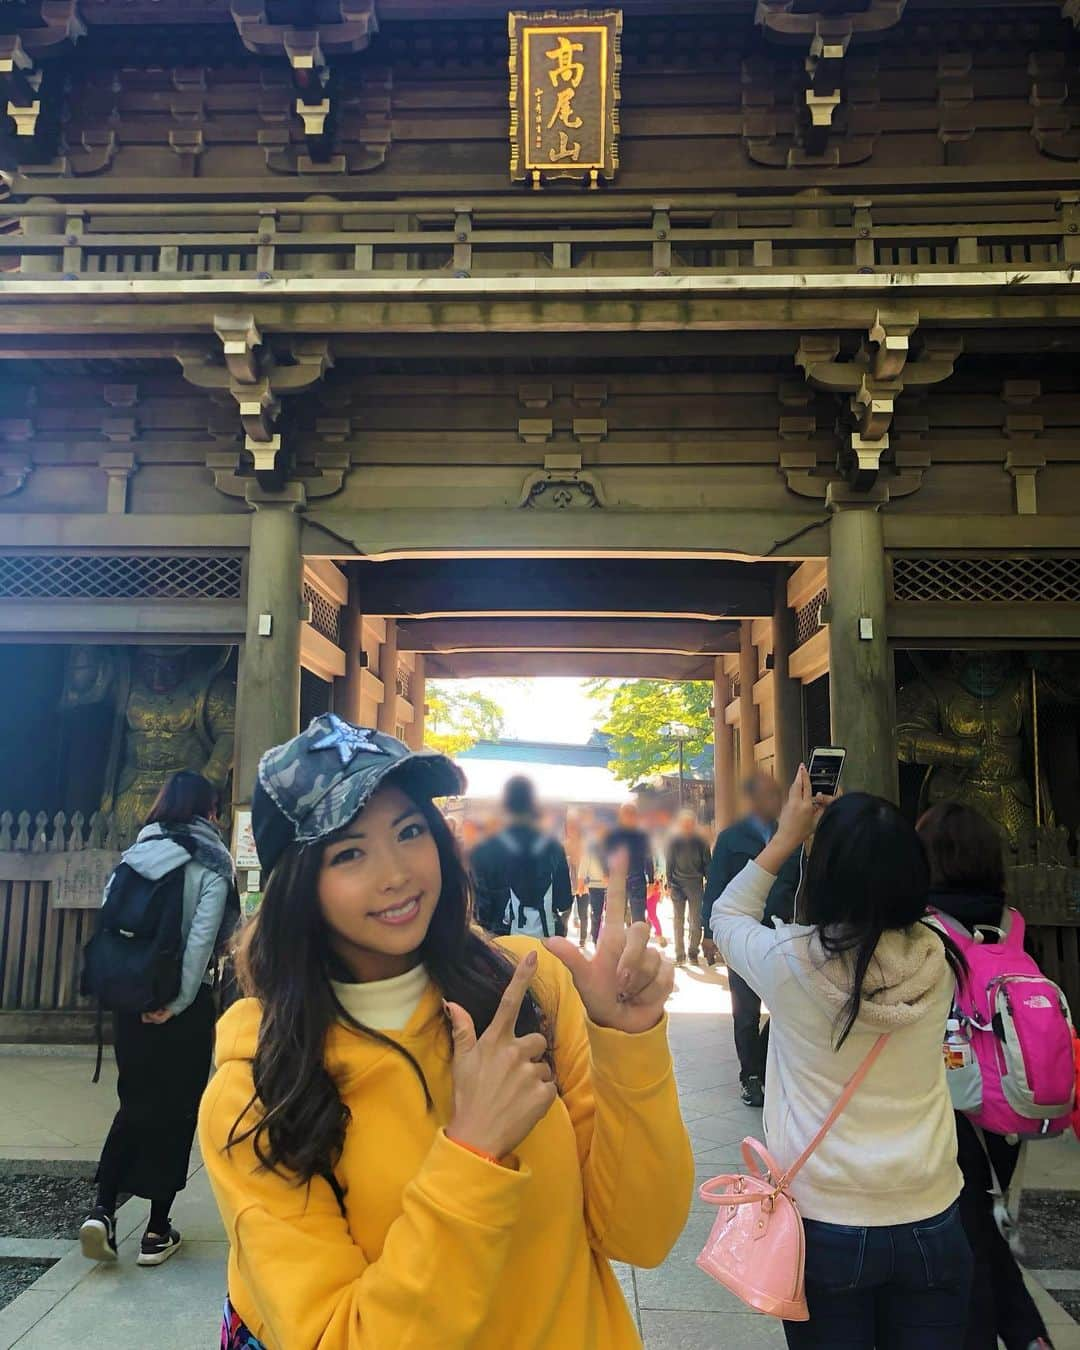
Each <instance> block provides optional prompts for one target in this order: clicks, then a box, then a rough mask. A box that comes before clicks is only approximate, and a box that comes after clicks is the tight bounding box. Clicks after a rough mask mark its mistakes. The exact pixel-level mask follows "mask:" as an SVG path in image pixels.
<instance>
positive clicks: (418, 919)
mask: <svg viewBox="0 0 1080 1350" xmlns="http://www.w3.org/2000/svg"><path fill="white" fill-rule="evenodd" d="M318 888H319V907H320V909H321V910H322V915H323V918H324V919H325V921H326V926H327V929H328V931H329V939H330V946H331V947H332V948H333V950H334V952H335V953H336V954H337V956H338V957H340V959H341V960H342V961H343V962H344V964H345V965H346V967H347V968H348V969H349V970H350V971H351V972H352V974H353V976H354V978H356V979H357V980H362V981H368V980H385V979H389V978H391V977H392V976H394V975H402V974H404V973H405V971H407V970H411V969H412V968H413V967H414V966H415V965H417V964H418V962H419V960H420V955H419V947H420V944H421V943H422V942H423V940H424V937H425V936H426V934H427V930H428V925H429V924H430V923H431V916H432V915H433V914H434V912H435V906H436V905H437V904H438V903H439V893H440V891H441V889H442V869H441V867H440V865H439V853H438V849H437V847H436V844H435V838H434V836H433V835H432V833H431V826H430V825H429V824H428V822H427V819H426V817H425V816H424V813H423V812H422V811H421V810H420V808H419V807H418V806H417V805H416V803H415V802H414V801H413V800H412V799H411V798H410V797H408V796H406V794H405V793H404V792H402V791H401V789H400V788H396V787H393V786H392V785H389V784H388V785H387V786H386V787H382V788H379V790H378V791H377V792H376V793H375V794H374V795H373V796H372V798H371V800H370V801H369V802H368V804H367V805H366V806H365V807H364V809H363V810H362V811H361V812H360V814H359V815H358V816H357V817H356V819H355V820H354V821H352V822H351V824H349V825H347V826H346V827H345V829H344V831H343V832H342V833H341V834H340V835H337V836H335V838H334V839H332V840H331V842H330V843H328V844H327V845H326V848H325V849H324V851H323V857H322V866H321V868H320V870H319V882H318Z"/></svg>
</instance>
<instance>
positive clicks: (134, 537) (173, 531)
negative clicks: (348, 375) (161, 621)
mask: <svg viewBox="0 0 1080 1350" xmlns="http://www.w3.org/2000/svg"><path fill="white" fill-rule="evenodd" d="M250 541H251V516H250V514H249V513H247V512H244V513H243V514H240V515H226V514H224V513H222V514H221V515H203V514H199V515H189V516H184V515H171V514H170V515H164V514H163V515H123V516H121V515H113V516H110V515H107V514H106V513H105V512H104V511H102V512H100V513H98V514H96V515H94V514H83V513H82V512H79V513H72V514H71V515H63V514H56V515H47V514H45V513H42V514H40V515H39V514H38V513H36V512H30V511H19V512H17V513H13V514H10V515H0V548H13V549H17V548H58V549H74V550H78V549H90V548H93V549H109V550H110V551H111V552H114V553H115V552H117V551H120V550H123V549H125V548H150V549H155V550H159V551H160V550H161V549H168V548H184V549H187V550H198V549H223V548H224V549H244V548H247V547H248V545H249V543H250Z"/></svg>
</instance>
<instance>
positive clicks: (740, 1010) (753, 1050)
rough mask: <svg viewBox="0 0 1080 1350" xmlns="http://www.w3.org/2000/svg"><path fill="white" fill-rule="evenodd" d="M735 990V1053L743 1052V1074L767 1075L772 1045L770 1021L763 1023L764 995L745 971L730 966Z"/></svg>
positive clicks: (730, 986)
mask: <svg viewBox="0 0 1080 1350" xmlns="http://www.w3.org/2000/svg"><path fill="white" fill-rule="evenodd" d="M728 989H729V990H730V991H731V1015H732V1017H733V1018H734V1021H735V1053H736V1054H737V1055H738V1056H739V1078H740V1079H741V1080H742V1082H743V1084H744V1085H745V1083H746V1080H747V1079H748V1078H760V1079H761V1080H762V1081H763V1082H764V1079H765V1056H766V1054H767V1053H768V1049H769V1024H768V1023H767V1022H766V1024H765V1028H764V1030H763V1029H762V1026H761V999H760V998H758V996H757V994H755V993H754V991H753V990H752V989H751V988H750V986H749V985H748V984H747V983H746V981H745V980H744V979H743V978H742V976H741V975H736V974H735V972H734V971H733V970H731V969H730V968H729V969H728Z"/></svg>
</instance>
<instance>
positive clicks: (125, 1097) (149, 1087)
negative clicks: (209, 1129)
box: [95, 984, 216, 1212]
mask: <svg viewBox="0 0 1080 1350" xmlns="http://www.w3.org/2000/svg"><path fill="white" fill-rule="evenodd" d="M215 1016H216V1010H215V1008H214V999H213V995H212V993H211V991H210V987H209V986H208V985H205V984H204V985H202V986H201V988H200V989H199V992H198V994H197V995H196V996H195V1001H194V1002H193V1003H192V1004H191V1006H190V1007H189V1008H186V1009H185V1010H184V1011H183V1012H182V1013H180V1014H178V1015H177V1016H176V1017H172V1018H170V1019H169V1021H168V1022H163V1023H162V1024H161V1025H160V1026H152V1025H148V1024H147V1023H145V1022H143V1021H142V1019H141V1018H140V1017H139V1015H138V1014H137V1013H118V1014H117V1015H116V1018H115V1020H114V1031H115V1037H116V1041H115V1045H116V1067H117V1069H118V1071H119V1072H118V1077H117V1083H116V1092H117V1096H118V1097H119V1098H120V1109H119V1110H118V1111H117V1113H116V1115H115V1117H114V1118H113V1123H112V1128H111V1129H110V1130H109V1133H108V1137H107V1138H106V1140H105V1146H104V1148H103V1149H102V1150H101V1160H100V1161H99V1163H98V1170H97V1176H96V1178H95V1180H96V1181H97V1185H98V1200H99V1203H101V1204H103V1205H104V1206H105V1208H106V1209H112V1208H113V1207H114V1206H115V1204H116V1197H117V1196H118V1195H120V1194H121V1193H123V1192H127V1193H128V1194H130V1195H141V1196H143V1197H145V1198H146V1199H148V1200H150V1201H151V1202H152V1203H153V1205H154V1207H155V1210H157V1209H158V1207H159V1206H160V1205H162V1204H164V1206H165V1209H166V1212H167V1211H168V1206H169V1204H171V1201H172V1197H173V1196H174V1195H175V1194H176V1192H177V1191H181V1190H183V1189H184V1187H185V1186H186V1184H187V1173H188V1163H189V1161H190V1157H191V1144H192V1140H193V1139H194V1137H195V1125H196V1121H197V1117H198V1112H199V1100H200V1098H201V1097H202V1093H203V1089H204V1088H205V1087H206V1082H207V1079H208V1078H209V1076H210V1060H211V1057H212V1055H213V1050H214V1020H215Z"/></svg>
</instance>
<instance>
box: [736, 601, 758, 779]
mask: <svg viewBox="0 0 1080 1350" xmlns="http://www.w3.org/2000/svg"><path fill="white" fill-rule="evenodd" d="M757 681H758V655H757V648H756V647H755V646H754V643H753V639H752V637H751V625H750V620H749V619H743V621H742V623H741V624H740V625H739V777H740V779H742V781H743V782H745V781H746V779H747V778H749V777H750V775H751V774H752V773H753V772H754V770H755V769H756V768H757V755H756V754H755V749H756V747H757V742H758V711H757V706H756V704H755V703H754V685H755V684H757Z"/></svg>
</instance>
